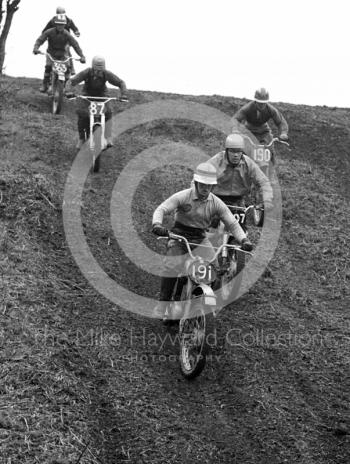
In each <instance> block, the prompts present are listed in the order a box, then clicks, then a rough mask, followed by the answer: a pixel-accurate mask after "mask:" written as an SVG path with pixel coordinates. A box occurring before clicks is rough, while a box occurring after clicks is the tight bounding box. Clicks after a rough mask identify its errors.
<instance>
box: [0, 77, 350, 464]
mask: <svg viewBox="0 0 350 464" xmlns="http://www.w3.org/2000/svg"><path fill="white" fill-rule="evenodd" d="M9 82H13V85H15V86H17V87H19V91H17V92H15V91H14V90H12V93H10V94H9V95H7V98H8V102H11V107H10V110H9V113H8V117H9V120H8V121H7V122H6V121H5V122H3V123H2V125H1V126H0V130H1V132H0V135H1V138H2V142H3V150H2V153H1V160H2V167H3V170H2V175H1V177H0V186H1V191H2V202H1V204H0V207H1V209H0V214H1V226H2V232H1V234H2V241H1V255H0V261H1V263H2V270H3V274H2V277H3V279H2V294H3V300H2V309H1V311H0V321H1V332H0V362H1V363H2V372H1V373H0V378H1V380H2V382H3V384H2V385H1V387H0V449H1V453H0V454H1V456H2V457H1V458H0V462H4V463H7V464H9V463H17V462H23V463H35V462H40V463H55V462H56V463H63V462H69V463H74V462H78V459H79V456H81V459H80V461H79V462H81V463H97V462H99V463H104V464H105V463H116V462H131V463H146V462H149V463H151V462H152V463H167V462H171V463H177V462H182V463H183V462H185V463H187V462H188V463H197V462H198V463H199V462H201V463H203V462H204V463H234V462H237V463H245V464H246V463H247V464H249V463H252V464H253V463H256V462H261V463H264V464H265V463H266V464H267V463H269V464H270V463H284V462H285V463H288V464H289V463H298V464H299V463H301V464H304V463H305V464H306V463H307V464H310V463H314V464H328V463H336V464H347V463H348V462H349V460H350V441H349V428H350V416H349V391H350V383H349V340H350V338H349V337H350V324H349V305H348V303H349V278H350V274H349V268H348V263H349V253H348V247H347V238H348V229H349V219H348V218H349V217H350V216H349V206H348V201H347V200H348V198H349V190H348V182H347V179H348V174H349V158H348V155H347V152H346V150H347V147H348V146H349V142H350V140H349V138H350V135H349V131H348V127H349V123H350V121H349V119H350V112H349V111H348V110H341V109H335V110H332V109H328V108H320V107H313V108H311V107H302V106H293V105H280V107H281V109H282V110H283V111H284V113H285V115H286V116H287V119H288V120H289V121H290V124H291V127H292V130H291V138H292V140H293V142H294V149H293V157H287V154H286V153H283V152H282V151H281V153H280V165H279V179H280V183H281V187H282V191H283V218H284V220H283V229H282V235H281V239H280V242H279V246H278V249H277V252H276V254H275V257H274V259H273V260H272V262H271V265H270V271H271V272H270V273H269V274H268V275H267V276H266V277H265V278H264V279H261V280H260V281H259V282H257V283H256V284H255V286H254V287H253V288H252V289H251V290H250V291H249V293H248V294H246V295H245V296H243V297H242V298H241V299H240V300H239V301H238V302H236V303H235V304H233V305H231V306H230V307H229V308H227V309H226V311H225V312H224V313H223V314H222V316H220V318H219V320H218V321H217V332H216V337H215V339H214V340H213V351H212V359H211V360H209V363H208V366H207V367H206V369H205V371H204V372H203V374H202V375H201V377H199V378H198V379H197V380H195V381H194V382H190V383H189V382H187V381H185V380H184V379H183V378H182V377H181V375H180V373H179V371H178V367H177V363H176V359H175V355H176V353H177V351H176V346H174V344H173V343H172V342H173V341H174V340H173V339H172V338H171V337H170V336H168V338H167V339H165V332H164V329H163V328H162V327H161V326H160V325H159V323H157V322H156V321H153V320H149V319H146V318H142V317H141V316H137V315H135V314H132V313H129V312H125V311H123V310H121V309H118V308H116V307H114V306H113V305H112V304H111V303H110V302H108V301H107V300H106V299H104V298H103V297H101V296H100V295H99V294H97V293H96V292H95V291H94V290H93V289H92V287H91V286H90V285H89V283H88V282H87V281H86V280H85V278H84V277H83V275H82V274H81V272H80V270H79V269H78V267H77V266H76V264H75V262H74V261H73V258H72V257H71V255H70V252H69V249H68V247H67V245H66V243H65V236H64V230H63V225H62V218H61V203H62V195H63V188H64V182H65V178H66V175H67V172H68V171H69V168H70V165H71V163H72V161H73V158H74V150H73V146H74V142H75V138H74V137H75V117H74V114H73V112H72V107H70V106H68V105H67V106H66V110H65V113H64V115H62V116H58V117H52V116H51V115H50V114H48V113H46V110H47V106H46V104H47V102H46V100H45V98H44V97H43V96H41V95H39V94H38V93H37V92H35V93H34V94H33V93H32V88H33V86H35V85H36V86H37V85H38V84H37V82H35V81H32V80H19V79H18V80H13V81H11V80H9ZM15 95H16V96H15ZM165 97H166V96H165V95H161V94H154V93H147V92H131V105H133V104H135V103H137V102H139V103H141V102H145V101H152V100H153V99H156V98H165ZM171 97H172V98H174V97H176V98H181V96H174V95H172V96H171ZM186 98H188V99H192V100H193V101H198V102H201V103H205V104H208V105H212V106H213V107H216V108H218V109H220V110H221V111H225V112H227V113H228V114H232V112H233V111H234V110H235V108H236V107H237V105H238V104H240V103H241V102H240V101H238V100H235V99H230V98H223V97H222V98H221V97H211V98H210V97H197V98H195V97H186ZM62 133H64V134H65V137H64V138H63V139H62ZM159 141H161V142H164V141H182V142H186V143H191V144H192V145H194V146H200V147H201V148H202V149H204V150H205V151H207V152H208V154H213V153H215V152H216V151H218V149H220V148H221V145H222V139H221V135H220V134H219V133H216V132H215V131H208V130H206V132H205V133H204V134H203V130H202V129H201V128H200V127H199V126H198V125H196V124H188V125H186V124H184V123H183V121H181V123H177V122H176V121H170V122H165V121H160V122H158V123H153V124H150V125H148V126H146V127H139V128H137V129H135V130H133V131H131V132H129V133H127V134H125V135H124V136H123V137H121V139H120V140H119V141H118V143H117V144H116V146H115V147H114V148H113V149H111V150H109V151H108V152H106V154H105V155H104V157H103V160H102V165H101V173H100V174H98V175H96V176H95V177H94V178H93V179H90V180H89V181H88V182H87V184H86V189H85V195H84V209H83V220H84V223H85V232H86V235H87V237H88V241H89V244H90V247H91V250H92V251H93V254H94V256H95V257H96V259H97V260H98V262H99V263H100V264H101V266H102V267H103V269H104V270H105V271H106V272H107V273H108V275H109V276H110V277H112V278H113V279H115V280H116V281H118V282H119V283H121V284H123V285H124V286H126V287H127V288H129V289H132V290H133V291H136V292H139V293H140V294H145V295H152V294H155V293H156V292H157V291H158V285H159V282H158V280H157V279H156V278H155V277H153V276H152V275H148V274H145V273H144V272H142V271H140V270H138V269H137V268H135V266H134V265H133V264H132V263H130V261H129V260H127V259H126V258H125V256H124V254H123V253H122V252H121V250H120V248H119V246H118V243H117V241H116V240H115V238H114V236H113V231H112V228H111V225H110V217H109V209H108V208H109V200H110V195H111V191H112V188H113V185H114V182H115V179H116V178H117V177H118V174H119V173H120V172H121V170H122V169H123V167H124V166H125V164H126V163H127V162H128V161H129V160H130V159H131V158H132V157H133V156H135V155H136V154H137V153H138V152H139V151H141V150H142V149H145V148H147V147H150V146H152V145H153V144H154V143H158V142H159ZM330 152H332V153H334V156H333V158H332V159H333V161H332V163H330V162H329V158H328V156H329V153H330ZM24 166H25V167H24ZM156 174H157V173H156ZM156 174H155V175H156ZM161 174H162V175H160V176H158V177H155V178H152V181H153V182H144V183H143V184H142V185H141V186H140V189H139V190H138V192H137V201H136V202H135V204H134V221H135V222H136V224H137V226H136V227H137V229H138V231H139V233H140V235H141V237H142V239H143V240H144V242H145V243H146V244H148V245H150V246H151V247H153V248H154V247H155V246H156V245H155V242H154V238H153V237H152V236H151V234H150V233H149V225H150V224H149V221H150V214H151V212H152V211H153V209H154V206H155V205H157V204H158V203H159V200H160V198H163V197H166V196H167V195H168V194H170V193H172V192H174V191H176V190H178V189H179V188H180V187H183V186H185V185H187V182H188V180H189V178H190V177H188V178H186V176H185V178H184V179H182V180H181V181H180V182H179V181H178V180H177V179H174V178H173V176H172V172H171V171H167V170H165V171H164V172H162V173H161ZM38 175H39V177H38ZM187 175H188V176H190V174H189V173H187ZM35 176H36V177H35ZM155 180H156V181H155ZM172 335H173V336H174V334H172ZM1 460H2V461H1Z"/></svg>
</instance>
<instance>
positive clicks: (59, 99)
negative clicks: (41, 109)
mask: <svg viewBox="0 0 350 464" xmlns="http://www.w3.org/2000/svg"><path fill="white" fill-rule="evenodd" d="M63 92H64V82H63V81H61V80H59V79H57V78H56V80H55V82H54V84H53V87H52V114H59V113H60V112H61V109H62V103H63Z"/></svg>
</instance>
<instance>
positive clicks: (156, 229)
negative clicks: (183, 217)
mask: <svg viewBox="0 0 350 464" xmlns="http://www.w3.org/2000/svg"><path fill="white" fill-rule="evenodd" d="M152 232H153V233H154V234H156V235H159V236H160V237H168V235H169V231H168V229H167V228H166V227H163V226H162V224H153V226H152Z"/></svg>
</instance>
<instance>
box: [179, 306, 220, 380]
mask: <svg viewBox="0 0 350 464" xmlns="http://www.w3.org/2000/svg"><path fill="white" fill-rule="evenodd" d="M213 319H214V316H213V314H212V313H208V314H205V313H204V311H201V313H200V314H198V315H197V316H195V317H193V318H190V319H185V318H184V319H181V321H180V331H179V335H180V356H179V361H180V370H181V374H182V375H183V376H184V377H185V378H186V379H188V380H191V379H194V378H195V377H197V376H198V375H199V374H200V373H201V372H202V370H203V369H204V367H205V363H206V356H207V353H208V350H209V348H210V346H209V342H210V337H209V334H210V333H212V332H213V325H214V322H213Z"/></svg>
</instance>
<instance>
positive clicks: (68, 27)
mask: <svg viewBox="0 0 350 464" xmlns="http://www.w3.org/2000/svg"><path fill="white" fill-rule="evenodd" d="M59 14H64V15H65V14H66V10H65V8H64V7H63V6H58V7H57V8H56V15H59ZM54 20H55V17H53V18H52V19H50V21H49V22H48V23H47V24H46V26H45V27H44V29H43V30H42V32H45V31H47V30H48V29H51V28H53V27H55V22H54ZM66 20H67V24H66V25H65V27H64V28H65V29H66V30H67V31H68V32H69V33H71V31H72V32H73V33H74V35H75V37H80V32H79V29H78V28H77V26H76V25H75V23H74V21H73V20H72V19H71V18H68V16H67V15H66ZM67 56H68V57H70V56H72V55H71V53H70V46H69V44H68V45H67ZM70 73H71V75H72V76H73V75H74V74H75V70H74V64H73V61H71V62H70Z"/></svg>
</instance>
